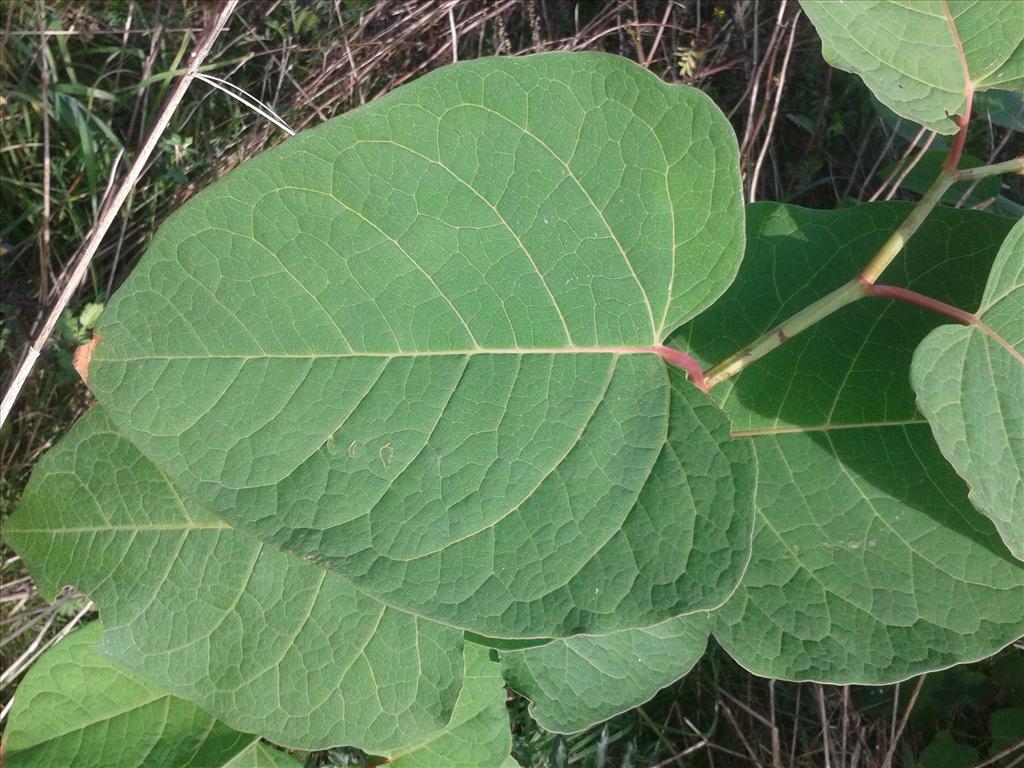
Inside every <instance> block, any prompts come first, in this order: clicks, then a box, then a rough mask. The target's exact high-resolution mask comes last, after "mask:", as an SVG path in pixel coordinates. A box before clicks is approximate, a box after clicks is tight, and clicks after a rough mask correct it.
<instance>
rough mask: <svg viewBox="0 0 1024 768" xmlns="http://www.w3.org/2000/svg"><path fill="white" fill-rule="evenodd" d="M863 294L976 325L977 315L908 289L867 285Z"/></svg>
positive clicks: (965, 323)
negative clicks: (901, 302)
mask: <svg viewBox="0 0 1024 768" xmlns="http://www.w3.org/2000/svg"><path fill="white" fill-rule="evenodd" d="M865 292H866V294H867V295H868V296H878V297H879V298H883V299H896V300H897V301H905V302H907V303H908V304H913V305H914V306H917V307H923V308H924V309H928V310H931V311H932V312H937V313H939V314H940V315H945V316H946V317H948V318H951V319H953V320H956V321H957V322H958V323H963V324H964V325H978V317H977V315H973V314H971V313H970V312H968V311H967V310H964V309H960V308H959V307H954V306H953V305H952V304H947V303H946V302H944V301H939V300H938V299H933V298H932V297H931V296H925V295H924V294H923V293H918V292H917V291H912V290H910V289H909V288H898V287H897V286H895V285H868V286H866V290H865Z"/></svg>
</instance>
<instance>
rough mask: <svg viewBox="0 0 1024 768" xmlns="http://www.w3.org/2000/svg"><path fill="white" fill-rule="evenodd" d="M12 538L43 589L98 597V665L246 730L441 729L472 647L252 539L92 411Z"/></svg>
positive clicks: (373, 738)
mask: <svg viewBox="0 0 1024 768" xmlns="http://www.w3.org/2000/svg"><path fill="white" fill-rule="evenodd" d="M5 537H6V538H7V540H8V541H9V542H10V544H11V545H12V546H13V547H15V548H16V549H17V551H18V552H20V553H21V554H22V556H23V557H24V558H25V561H26V563H27V564H28V566H29V569H30V570H31V572H32V574H33V576H34V578H35V579H36V582H37V584H38V585H39V587H40V589H41V590H42V591H43V592H44V593H46V594H48V595H50V596H52V595H55V594H56V592H57V591H58V590H59V589H60V588H61V587H62V586H63V585H65V584H74V585H76V586H78V587H79V588H80V589H82V590H84V591H86V592H88V593H90V594H91V596H92V597H93V599H94V600H95V601H96V602H97V604H98V605H99V607H100V612H101V614H102V616H103V619H104V624H105V631H104V634H103V641H102V642H101V643H100V645H99V648H98V650H99V652H100V653H102V654H104V655H105V656H108V657H110V658H112V659H114V660H116V661H117V662H118V663H119V664H120V665H121V666H123V667H124V668H125V669H126V670H128V671H129V672H131V673H132V674H134V675H136V676H137V677H139V678H140V679H142V680H145V681H147V683H149V684H152V685H155V686H158V687H159V688H160V689H162V690H165V691H168V692H170V693H173V694H174V695H176V696H180V697H182V698H184V699H188V700H189V701H192V702H194V703H195V704H197V705H199V706H201V707H202V708H203V709H205V710H206V711H208V712H211V713H213V714H215V715H216V716H217V717H218V718H220V719H221V720H223V721H224V722H227V723H230V724H231V725H232V726H233V727H235V728H238V729H239V730H244V731H251V732H255V733H259V734H260V735H262V736H265V737H267V738H269V739H271V740H272V741H274V742H276V743H279V744H283V745H287V746H292V747H299V748H305V749H316V748H325V747H329V746H335V745H337V744H353V745H358V746H360V747H363V748H365V749H369V750H373V749H382V748H387V747H395V746H399V745H401V744H408V743H413V742H415V741H418V740H419V739H420V738H422V737H423V736H424V735H425V734H427V733H431V732H433V731H436V730H437V729H438V728H441V727H444V726H445V725H446V724H447V723H448V720H449V717H450V715H451V713H452V710H453V707H454V705H455V701H456V698H457V696H458V692H459V688H460V684H461V679H460V678H461V673H462V667H463V663H462V658H461V657H462V653H461V647H462V633H461V632H458V631H456V630H452V629H450V628H447V627H442V626H440V625H437V624H432V623H430V622H427V621H424V620H422V619H418V618H415V617H412V616H409V615H407V614H403V613H400V612H398V611H395V610H394V609H391V608H387V607H385V606H384V605H382V604H381V603H379V602H377V601H375V600H372V599H370V598H368V597H366V596H365V595H363V594H362V593H360V592H358V591H357V590H355V589H354V588H353V587H352V586H351V584H349V583H348V582H346V581H345V580H344V579H342V578H341V577H340V576H339V575H337V574H335V573H332V572H329V571H325V570H323V569H322V568H319V567H317V566H315V565H313V564H311V563H308V562H306V561H304V560H302V559H300V558H297V557H295V556H293V555H288V554H285V553H283V552H279V551H277V550H275V549H272V548H271V547H267V546H265V545H262V544H260V543H259V542H257V541H255V540H253V539H250V538H249V537H247V536H243V535H242V534H240V533H238V532H237V531H235V530H233V529H232V528H230V527H228V526H227V525H226V524H225V523H223V522H222V521H220V520H218V519H217V518H215V517H213V516H212V515H210V514H209V513H208V512H206V511H205V510H203V509H202V507H200V506H199V505H198V504H196V503H194V502H193V501H191V500H189V499H187V498H184V497H183V496H182V495H181V494H180V493H179V492H178V491H177V489H176V488H175V487H174V486H173V485H171V484H170V483H169V482H168V480H167V478H166V476H164V475H163V474H162V473H161V472H160V471H159V470H158V469H157V468H156V467H155V466H153V465H152V464H151V463H150V462H149V461H148V460H147V459H145V458H144V457H143V456H142V455H141V454H140V453H139V451H138V449H137V448H135V446H133V445H132V444H131V443H129V442H128V441H127V440H125V439H124V438H123V437H122V436H121V435H120V434H119V433H118V432H117V429H116V427H114V425H113V424H112V423H111V422H110V420H109V419H108V418H107V417H106V415H105V413H104V411H103V408H102V407H100V406H96V407H94V408H93V409H92V410H91V411H89V413H88V414H86V415H85V416H84V417H83V418H82V419H81V420H80V421H79V422H78V424H76V425H75V427H74V428H73V429H72V430H71V432H70V433H69V434H68V435H67V437H66V438H65V439H64V440H63V441H61V443H60V444H59V445H58V446H57V447H56V448H54V449H52V450H51V451H50V452H49V453H47V454H46V456H44V457H43V459H42V460H41V461H40V462H39V465H38V467H37V469H36V471H35V473H34V474H33V476H32V479H31V481H30V483H29V486H28V488H27V489H26V490H25V494H24V497H23V501H22V504H21V506H20V507H19V508H18V510H17V512H15V514H14V515H13V516H12V517H11V519H10V520H9V521H8V523H7V525H6V526H5Z"/></svg>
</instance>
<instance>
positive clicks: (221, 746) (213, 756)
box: [3, 622, 257, 768]
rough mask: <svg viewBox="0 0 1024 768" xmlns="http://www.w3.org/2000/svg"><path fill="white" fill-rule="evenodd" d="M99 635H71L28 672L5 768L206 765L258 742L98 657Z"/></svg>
mask: <svg viewBox="0 0 1024 768" xmlns="http://www.w3.org/2000/svg"><path fill="white" fill-rule="evenodd" d="M101 631H102V628H101V626H100V623H99V622H92V623H91V624H89V625H88V626H87V627H84V628H82V629H80V630H77V631H75V632H72V633H71V634H70V635H68V636H67V637H66V638H64V639H63V640H61V641H60V642H58V643H57V644H56V645H55V646H54V647H53V648H51V649H50V650H48V651H47V652H46V653H44V654H43V655H42V656H40V657H39V660H38V661H37V662H36V663H35V664H34V665H33V666H32V668H31V669H29V671H28V673H27V674H26V675H25V679H24V680H22V681H21V683H20V684H19V685H18V692H17V695H16V697H15V700H14V706H13V708H12V709H11V712H10V720H9V721H8V723H7V730H6V732H5V733H4V741H3V754H4V758H5V763H4V764H5V765H7V766H10V768H35V767H36V766H38V767H39V768H53V766H61V765H67V766H72V765H73V766H75V768H91V767H93V766H95V767H96V768H100V767H101V766H104V767H105V766H112V765H116V766H118V768H131V766H144V765H147V766H153V765H156V766H163V765H173V766H182V768H186V766H196V768H210V766H218V765H226V764H229V762H228V761H230V760H231V758H232V757H234V756H235V755H237V754H238V753H239V752H241V751H242V750H244V749H246V747H247V746H248V745H249V744H251V743H253V742H254V741H256V739H257V737H256V736H252V735H249V734H245V733H238V732H237V731H234V730H232V729H231V728H229V727H227V726H226V725H224V724H223V723H221V722H218V721H217V720H216V719H215V718H213V717H211V716H210V715H208V714H206V713H205V712H203V711H202V710H200V709H199V708H198V707H196V706H195V705H194V704H192V703H190V702H187V701H182V700H181V699H179V698H176V697H174V696H171V695H169V694H167V693H164V692H163V691H161V690H159V689H157V688H154V687H152V686H150V685H148V684H146V683H143V682H140V681H138V680H136V679H135V678H133V677H131V676H130V675H128V674H127V673H126V672H124V671H123V670H121V669H120V668H119V667H117V666H115V665H114V664H112V663H111V662H110V661H108V660H107V659H105V658H103V657H102V656H100V655H98V654H97V653H96V652H95V651H94V650H93V645H94V644H95V643H96V641H97V640H98V639H99V637H100V633H101ZM230 764H231V765H234V763H230Z"/></svg>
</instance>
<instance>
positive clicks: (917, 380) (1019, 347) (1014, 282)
mask: <svg viewBox="0 0 1024 768" xmlns="http://www.w3.org/2000/svg"><path fill="white" fill-rule="evenodd" d="M977 317H978V319H979V320H980V324H978V325H970V326H957V325H944V326H942V327H941V328H936V329H935V330H934V331H932V332H931V333H930V334H929V335H928V337H927V338H926V339H925V340H924V341H922V342H921V345H920V346H919V347H918V349H917V352H916V353H915V355H914V363H913V366H912V368H911V380H912V382H913V386H914V390H915V391H916V392H917V404H918V407H919V408H920V409H921V412H922V413H923V414H924V415H925V416H926V417H927V419H928V422H929V423H930V424H931V427H932V433H933V434H934V435H935V440H936V441H937V442H938V444H939V448H941V449H942V453H943V455H944V456H945V457H946V458H947V459H948V460H949V462H950V463H951V464H952V465H953V467H954V468H955V469H956V471H957V472H959V473H960V476H961V477H963V478H964V480H966V481H967V482H968V483H969V484H970V486H971V493H970V496H971V501H973V502H974V505H975V506H976V507H977V508H978V509H979V510H980V511H981V512H983V513H984V514H986V515H987V516H988V517H989V518H990V519H991V520H992V522H993V523H994V524H995V526H996V529H997V530H998V531H999V533H1000V535H1001V536H1002V537H1003V541H1005V542H1006V546H1007V547H1009V549H1010V551H1011V552H1013V554H1014V555H1015V556H1016V557H1017V558H1019V559H1021V560H1024V220H1022V221H1018V222H1017V224H1016V226H1014V228H1013V231H1011V232H1010V234H1009V235H1008V236H1007V238H1006V241H1005V242H1004V243H1003V246H1002V248H1001V249H1000V251H999V255H998V257H997V258H996V261H995V264H994V265H993V266H992V273H991V275H990V276H989V280H988V286H987V287H986V288H985V295H984V297H983V298H982V300H981V307H980V308H979V309H978V312H977Z"/></svg>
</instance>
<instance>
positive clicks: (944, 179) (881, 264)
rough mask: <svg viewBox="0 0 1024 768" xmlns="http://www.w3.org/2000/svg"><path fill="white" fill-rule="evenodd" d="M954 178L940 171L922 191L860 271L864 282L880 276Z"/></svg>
mask: <svg viewBox="0 0 1024 768" xmlns="http://www.w3.org/2000/svg"><path fill="white" fill-rule="evenodd" d="M956 180H957V178H956V172H955V171H942V172H941V173H939V175H938V177H937V178H936V179H935V181H934V182H932V185H931V186H930V187H928V191H927V192H925V193H924V197H922V198H921V199H920V200H919V201H918V202H917V205H915V206H914V209H913V210H912V211H911V212H910V215H909V216H907V218H905V219H904V220H903V223H902V224H900V225H899V226H898V227H897V228H896V231H895V232H893V233H892V234H891V235H890V236H889V239H888V240H886V241H885V244H884V245H883V246H882V247H881V248H879V249H878V252H877V253H876V254H875V255H874V258H872V259H871V262H870V263H869V264H868V265H867V266H866V267H865V268H864V270H863V271H862V272H861V273H860V277H861V279H862V280H864V282H866V283H868V284H869V285H870V284H872V283H874V282H875V281H876V280H878V278H879V277H881V276H882V273H883V272H884V271H885V268H886V267H888V266H889V265H890V264H892V260H893V259H895V258H896V256H897V255H898V254H899V252H900V251H902V250H903V246H905V245H906V244H907V241H908V240H910V238H911V237H912V236H913V234H914V233H915V232H917V230H918V228H919V227H920V226H921V224H923V223H924V220H925V219H926V218H928V214H929V213H931V212H932V209H933V208H935V206H936V205H938V204H939V201H940V200H942V196H943V195H945V194H946V192H947V191H948V190H949V188H950V187H951V186H953V183H954V182H955V181H956Z"/></svg>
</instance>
